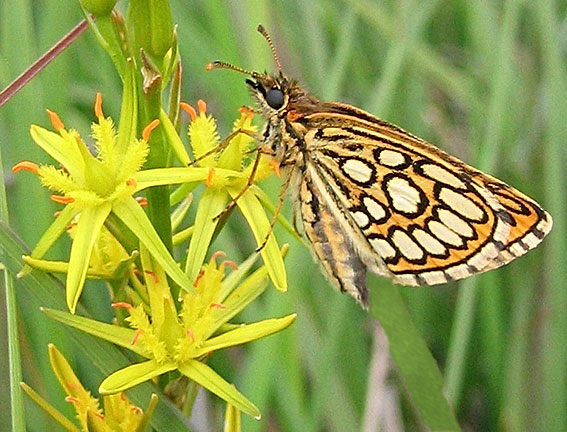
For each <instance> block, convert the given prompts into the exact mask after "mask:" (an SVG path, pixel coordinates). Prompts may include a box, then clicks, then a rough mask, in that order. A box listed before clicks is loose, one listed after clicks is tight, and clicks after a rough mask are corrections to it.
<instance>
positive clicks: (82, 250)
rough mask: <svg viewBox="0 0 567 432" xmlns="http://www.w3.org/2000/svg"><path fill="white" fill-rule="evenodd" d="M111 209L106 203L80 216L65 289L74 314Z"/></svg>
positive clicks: (83, 212) (86, 210) (84, 211)
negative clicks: (95, 246) (97, 242)
mask: <svg viewBox="0 0 567 432" xmlns="http://www.w3.org/2000/svg"><path fill="white" fill-rule="evenodd" d="M110 209H111V205H110V204H108V203H105V204H103V205H100V206H98V207H93V208H86V209H84V210H83V211H82V212H81V214H80V215H79V221H78V222H77V227H76V232H75V238H74V240H73V244H72V245H71V256H70V257H69V273H67V283H66V287H65V289H66V296H67V306H68V307H69V310H70V311H71V312H72V313H75V309H76V307H77V303H78V301H79V297H80V296H81V292H82V291H83V285H84V283H85V278H86V277H87V270H88V268H89V260H90V258H91V253H92V251H93V246H94V244H95V242H96V239H97V236H98V234H99V233H100V229H101V227H102V224H103V223H104V221H105V220H106V218H107V217H108V215H109V213H110Z"/></svg>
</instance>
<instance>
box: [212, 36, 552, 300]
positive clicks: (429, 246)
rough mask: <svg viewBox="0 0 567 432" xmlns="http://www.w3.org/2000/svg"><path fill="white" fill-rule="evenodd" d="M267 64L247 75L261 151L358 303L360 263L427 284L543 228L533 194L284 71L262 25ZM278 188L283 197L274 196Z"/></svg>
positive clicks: (478, 268) (473, 267) (528, 240)
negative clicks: (258, 117)
mask: <svg viewBox="0 0 567 432" xmlns="http://www.w3.org/2000/svg"><path fill="white" fill-rule="evenodd" d="M258 31H259V32H260V33H261V34H262V35H263V36H264V38H265V39H266V41H267V42H268V45H269V46H270V49H271V51H272V55H273V58H274V60H275V63H276V66H277V72H276V73H275V74H271V75H270V74H268V73H263V74H261V73H258V72H250V71H247V70H245V69H242V68H239V67H236V66H234V65H232V64H229V63H225V62H220V61H217V62H213V63H210V64H209V65H208V69H209V70H210V69H215V68H224V69H232V70H235V71H238V72H241V73H244V74H246V75H248V76H249V77H250V78H248V79H246V84H247V86H248V87H249V89H250V91H251V94H252V96H253V98H254V99H255V100H256V102H257V104H258V106H259V110H260V112H261V114H262V115H263V117H264V118H265V126H264V128H263V131H262V134H261V140H262V143H261V146H260V148H261V149H263V151H264V152H266V153H269V154H271V156H272V157H273V159H274V160H275V161H276V162H277V163H278V164H279V166H280V167H282V169H283V168H285V169H287V177H286V182H285V184H284V188H286V187H287V186H288V185H289V187H290V188H291V189H292V191H293V195H294V203H295V211H294V221H295V217H296V216H297V217H298V218H299V219H300V221H301V223H302V226H303V232H304V234H305V236H306V237H307V239H308V240H309V241H310V243H311V249H312V252H313V255H314V256H315V258H316V260H317V261H319V263H320V264H321V267H322V269H323V272H324V273H325V275H326V276H327V278H328V279H329V280H330V281H331V283H332V284H333V285H334V286H335V287H336V288H338V289H339V290H340V291H342V292H346V293H348V294H350V295H351V296H353V297H354V298H355V299H356V300H357V301H358V302H359V303H360V304H361V305H362V306H363V307H364V308H368V304H369V296H368V290H367V287H366V276H367V271H370V272H372V273H374V274H376V275H379V276H385V277H387V278H389V279H391V280H392V281H393V282H395V283H398V284H401V285H410V286H416V285H438V284H443V283H446V282H449V281H454V280H458V279H463V278H466V277H468V276H471V275H473V274H477V273H482V272H485V271H488V270H492V269H495V268H498V267H500V266H502V265H504V264H507V263H509V262H510V261H512V260H514V259H515V258H518V257H520V256H522V255H524V254H525V253H526V252H527V251H528V250H530V249H532V248H534V247H536V246H537V245H538V244H539V243H540V242H541V241H542V240H543V238H544V237H545V236H546V235H547V234H548V233H549V232H550V230H551V227H552V219H551V216H550V215H549V213H547V212H546V211H545V210H543V209H542V207H541V206H540V205H539V204H538V203H536V202H535V201H534V200H532V199H531V198H529V197H528V196H526V195H524V194H523V193H521V192H519V191H518V190H516V189H514V188H512V187H510V186H508V185H507V184H505V183H504V182H502V181H500V180H498V179H496V178H494V177H492V176H490V175H488V174H485V173H483V172H481V171H479V170H477V169H475V168H473V167H471V166H469V165H467V164H466V163H464V162H462V161H460V160H459V159H457V158H456V157H454V156H451V155H449V154H447V153H445V152H444V151H442V150H440V149H438V148H436V147H434V146H433V145H431V144H429V143H428V142H426V141H424V140H422V139H421V138H419V137H417V136H415V135H412V134H411V133H408V132H406V131H404V130H403V129H401V128H400V127H397V126H395V125H393V124H391V123H388V122H386V121H384V120H381V119H379V118H377V117H375V116H373V115H372V114H370V113H368V112H365V111H363V110H361V109H359V108H356V107H354V106H351V105H348V104H345V103H337V102H323V101H321V100H319V99H318V98H316V97H315V96H313V95H312V94H310V93H309V92H308V91H306V90H305V89H304V88H302V87H301V86H300V85H299V84H298V83H297V82H296V81H294V80H291V79H289V78H288V77H287V76H286V75H285V74H284V73H283V72H282V68H281V64H280V61H279V59H278V56H277V54H276V50H275V47H274V45H273V43H272V40H271V38H270V36H269V34H268V33H267V32H266V30H265V29H264V27H262V26H261V25H260V26H258ZM282 196H283V195H282Z"/></svg>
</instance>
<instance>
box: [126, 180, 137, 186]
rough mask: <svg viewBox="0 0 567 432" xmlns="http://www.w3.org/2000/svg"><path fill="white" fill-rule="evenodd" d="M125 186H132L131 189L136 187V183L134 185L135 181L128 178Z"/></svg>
mask: <svg viewBox="0 0 567 432" xmlns="http://www.w3.org/2000/svg"><path fill="white" fill-rule="evenodd" d="M126 184H127V185H128V186H133V187H136V186H137V185H138V183H136V179H133V178H129V179H128V180H126Z"/></svg>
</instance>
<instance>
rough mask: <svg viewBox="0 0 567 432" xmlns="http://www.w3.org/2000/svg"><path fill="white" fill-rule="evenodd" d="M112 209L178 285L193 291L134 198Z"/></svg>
mask: <svg viewBox="0 0 567 432" xmlns="http://www.w3.org/2000/svg"><path fill="white" fill-rule="evenodd" d="M112 211H113V212H114V213H115V214H116V216H118V217H119V218H120V219H121V220H122V222H124V223H125V224H126V226H128V228H130V229H131V230H132V232H133V233H134V234H135V235H136V237H138V238H139V239H140V241H141V242H142V243H143V244H144V245H145V246H146V247H147V248H148V250H149V252H150V254H151V255H152V257H153V258H154V259H155V260H156V261H157V262H158V263H159V264H160V265H161V266H162V267H163V269H164V270H165V271H166V273H167V274H168V275H169V276H170V277H171V278H172V279H173V280H174V281H175V282H176V283H178V284H179V286H181V287H182V288H183V289H184V290H186V291H188V292H190V293H194V292H195V289H194V288H193V283H192V282H191V281H190V280H189V279H188V278H187V276H186V275H185V273H183V271H182V270H181V269H180V268H179V266H178V265H177V263H176V262H175V260H174V259H173V258H172V256H171V255H170V253H169V251H168V250H167V248H166V247H165V245H164V244H163V242H162V241H161V239H160V238H159V236H158V234H157V232H156V230H155V228H154V227H153V225H152V223H151V222H150V220H149V219H148V216H147V215H146V213H145V212H144V210H142V208H141V207H140V206H139V205H138V203H137V202H136V200H135V199H134V198H132V197H129V198H127V199H125V200H124V201H122V202H120V203H118V204H116V205H115V206H114V207H113V209H112Z"/></svg>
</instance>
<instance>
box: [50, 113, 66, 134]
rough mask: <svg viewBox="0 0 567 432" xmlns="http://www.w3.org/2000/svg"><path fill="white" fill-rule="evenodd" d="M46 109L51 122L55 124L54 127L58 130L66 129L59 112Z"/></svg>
mask: <svg viewBox="0 0 567 432" xmlns="http://www.w3.org/2000/svg"><path fill="white" fill-rule="evenodd" d="M46 111H47V114H48V115H49V119H50V120H51V124H52V125H53V129H55V130H56V131H57V132H59V131H60V130H62V129H65V126H64V125H63V122H62V121H61V119H60V118H59V116H58V115H57V113H55V112H54V111H51V110H49V109H48V110H46Z"/></svg>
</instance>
